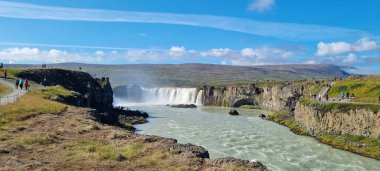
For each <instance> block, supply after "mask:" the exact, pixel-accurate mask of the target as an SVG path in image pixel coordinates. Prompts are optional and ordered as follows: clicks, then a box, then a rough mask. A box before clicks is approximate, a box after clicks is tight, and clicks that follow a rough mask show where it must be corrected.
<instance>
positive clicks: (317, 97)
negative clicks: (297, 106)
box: [310, 93, 328, 101]
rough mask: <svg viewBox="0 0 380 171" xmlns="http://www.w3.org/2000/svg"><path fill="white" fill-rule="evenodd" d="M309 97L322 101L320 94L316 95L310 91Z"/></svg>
mask: <svg viewBox="0 0 380 171" xmlns="http://www.w3.org/2000/svg"><path fill="white" fill-rule="evenodd" d="M310 98H311V99H313V100H318V101H322V96H321V95H320V94H318V96H317V95H316V94H312V93H310ZM326 100H328V95H327V97H326Z"/></svg>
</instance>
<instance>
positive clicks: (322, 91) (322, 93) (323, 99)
mask: <svg viewBox="0 0 380 171" xmlns="http://www.w3.org/2000/svg"><path fill="white" fill-rule="evenodd" d="M333 85H334V83H332V84H331V87H332V86H333ZM331 87H328V86H325V87H323V88H322V89H321V90H320V91H319V92H318V94H317V95H321V97H322V98H321V101H322V102H326V101H327V99H326V94H327V93H328V92H329V90H330V88H331ZM328 101H329V102H340V103H349V102H351V99H341V98H329V100H328Z"/></svg>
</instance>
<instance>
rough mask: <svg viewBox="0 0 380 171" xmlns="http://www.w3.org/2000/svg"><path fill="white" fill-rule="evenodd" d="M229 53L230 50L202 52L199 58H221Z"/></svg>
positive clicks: (220, 49)
mask: <svg viewBox="0 0 380 171" xmlns="http://www.w3.org/2000/svg"><path fill="white" fill-rule="evenodd" d="M231 52H232V50H231V49H229V48H219V49H210V50H208V51H206V52H202V53H201V56H210V57H223V56H227V55H228V54H230V53H231Z"/></svg>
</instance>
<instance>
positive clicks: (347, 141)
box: [318, 134, 380, 159]
mask: <svg viewBox="0 0 380 171" xmlns="http://www.w3.org/2000/svg"><path fill="white" fill-rule="evenodd" d="M318 139H319V140H320V141H321V142H322V143H325V144H329V145H332V146H334V147H335V148H338V149H342V150H347V151H351V152H354V153H358V154H361V155H364V156H368V157H373V158H376V159H380V141H379V140H376V139H373V138H368V137H364V136H358V135H332V134H329V135H321V136H318Z"/></svg>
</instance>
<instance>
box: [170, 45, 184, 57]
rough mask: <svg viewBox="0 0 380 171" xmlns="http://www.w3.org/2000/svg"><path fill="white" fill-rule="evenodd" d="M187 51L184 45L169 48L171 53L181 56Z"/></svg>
mask: <svg viewBox="0 0 380 171" xmlns="http://www.w3.org/2000/svg"><path fill="white" fill-rule="evenodd" d="M185 53H186V48H185V47H183V46H172V47H171V48H170V50H169V55H171V56H176V57H181V56H183V55H184V54H185Z"/></svg>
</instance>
